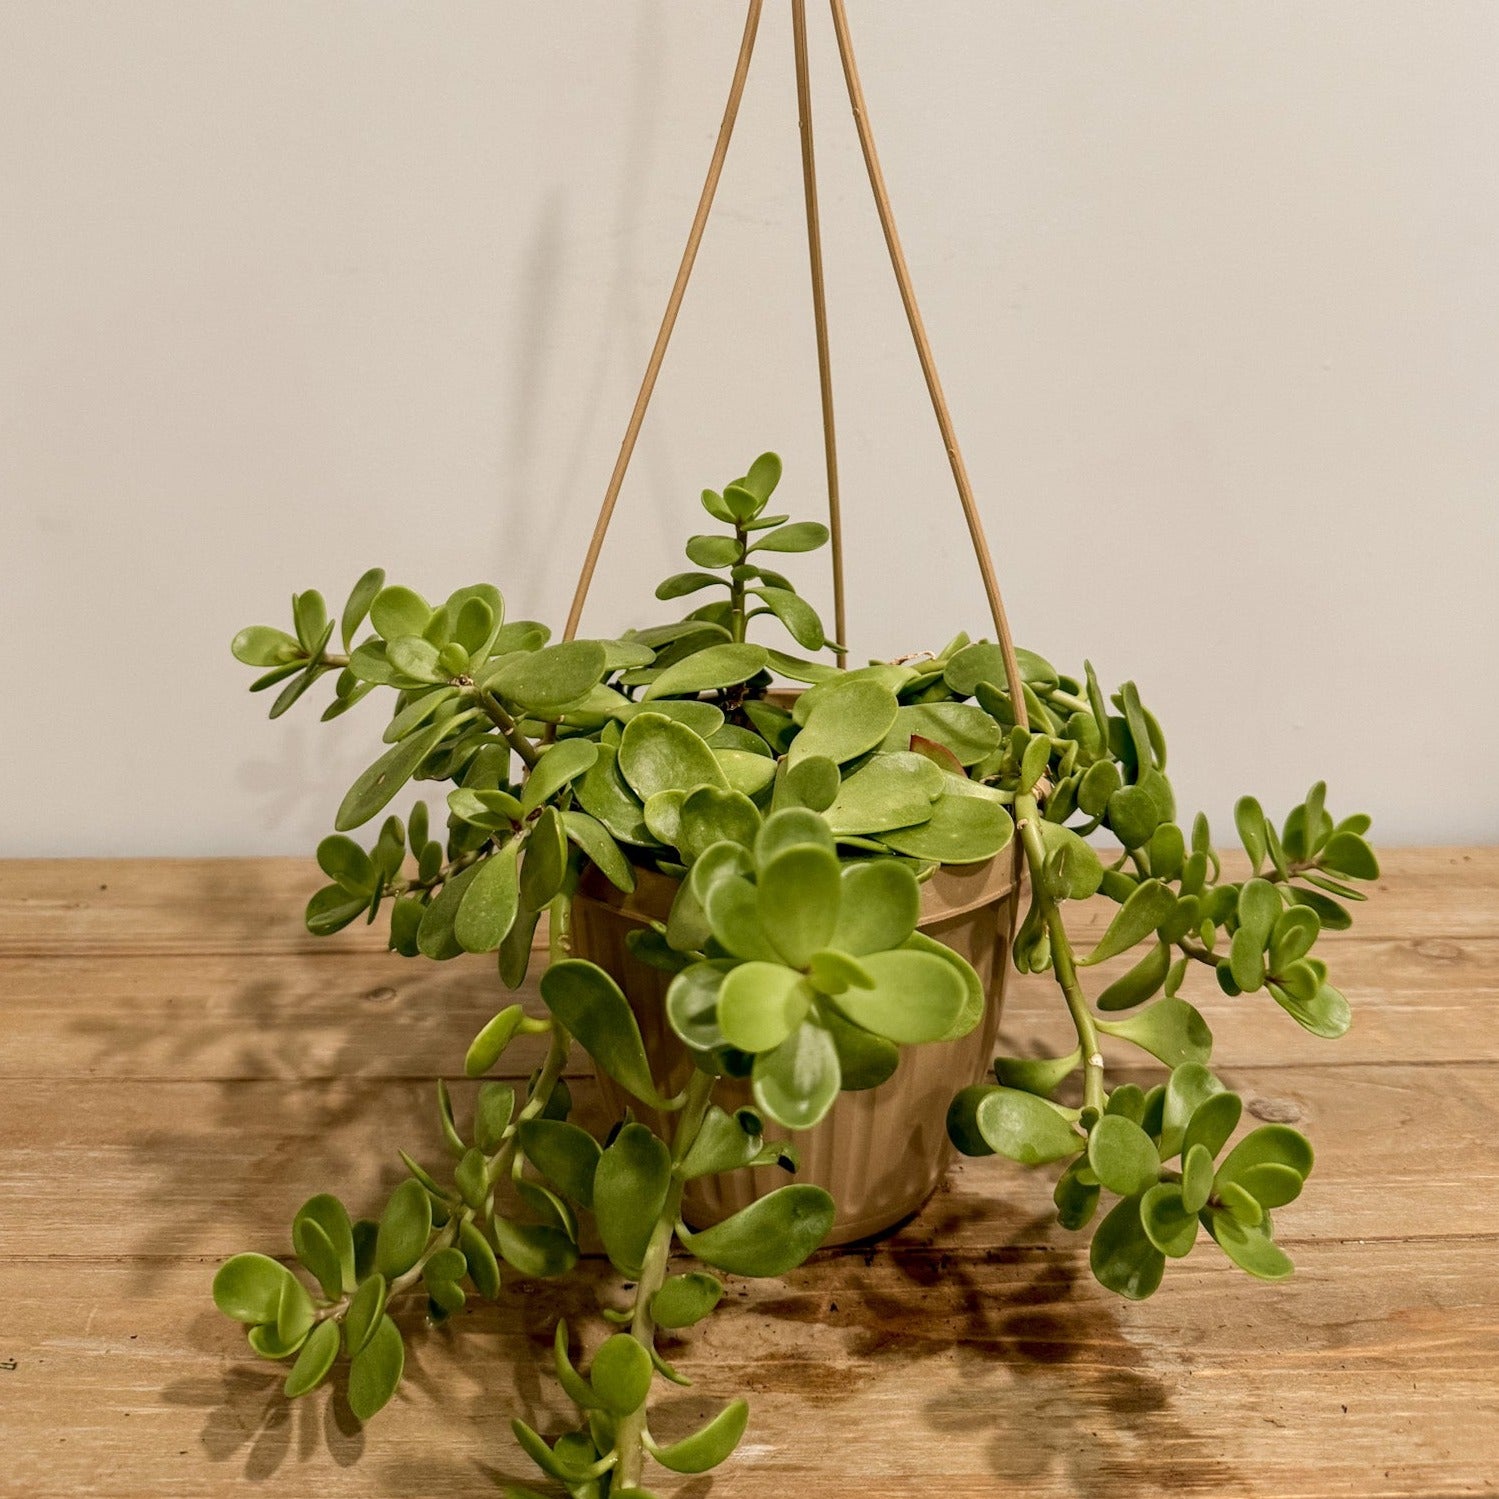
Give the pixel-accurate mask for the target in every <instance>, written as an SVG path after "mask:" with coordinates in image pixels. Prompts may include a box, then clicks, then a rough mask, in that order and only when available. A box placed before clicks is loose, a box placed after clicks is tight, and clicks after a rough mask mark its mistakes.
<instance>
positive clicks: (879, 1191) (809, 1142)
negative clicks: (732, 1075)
mask: <svg viewBox="0 0 1499 1499" xmlns="http://www.w3.org/2000/svg"><path fill="white" fill-rule="evenodd" d="M1018 845H1019V839H1016V840H1015V841H1014V843H1013V844H1012V845H1011V847H1010V848H1007V849H1006V850H1005V851H1004V852H1003V853H1001V854H1000V855H999V857H998V858H996V859H993V860H991V861H990V862H989V863H987V864H972V865H967V866H964V867H961V868H958V867H954V868H947V869H939V870H938V871H937V872H936V873H935V874H934V875H933V876H932V877H931V879H930V880H928V881H927V883H926V884H925V885H923V887H922V915H921V930H922V931H923V932H925V933H926V934H927V935H928V936H929V937H932V938H934V939H936V940H937V941H938V942H942V943H944V944H946V946H948V947H950V948H952V949H953V951H954V952H957V953H960V954H961V955H962V956H963V957H965V958H966V959H967V960H968V961H969V962H970V963H971V964H972V965H973V967H974V969H975V970H976V972H977V973H978V976H979V978H980V980H981V981H982V983H983V985H984V989H985V991H986V993H987V994H988V996H989V1004H988V1007H987V1009H986V1010H985V1012H984V1018H983V1020H982V1021H981V1022H980V1023H979V1024H978V1025H977V1026H976V1027H975V1028H974V1029H973V1030H972V1031H971V1032H970V1033H969V1034H968V1035H967V1036H964V1037H963V1038H962V1039H961V1040H958V1041H940V1042H933V1043H931V1044H929V1045H926V1046H907V1047H903V1048H902V1051H901V1059H900V1064H899V1066H898V1067H897V1068H896V1070H895V1073H894V1074H893V1076H891V1077H890V1078H889V1080H888V1081H886V1082H884V1083H881V1084H880V1086H879V1087H877V1088H871V1089H868V1090H867V1091H864V1092H860V1093H840V1094H839V1095H838V1100H837V1102H836V1103H835V1104H834V1105H833V1107H832V1109H831V1110H830V1112H829V1113H828V1115H827V1117H826V1118H825V1119H823V1121H822V1122H821V1123H820V1124H818V1125H816V1126H814V1127H813V1128H812V1129H810V1130H803V1131H800V1132H798V1133H797V1134H796V1135H795V1136H792V1134H791V1132H790V1131H787V1130H784V1129H781V1128H779V1127H778V1126H775V1125H768V1127H767V1129H766V1135H767V1138H771V1139H789V1138H795V1140H796V1142H797V1147H798V1150H799V1152H800V1156H801V1166H800V1169H799V1170H798V1171H797V1174H796V1178H795V1179H796V1180H797V1181H806V1182H814V1183H816V1184H817V1185H818V1186H820V1187H825V1188H826V1189H827V1190H828V1191H829V1192H830V1193H831V1194H832V1196H833V1201H834V1202H835V1203H836V1204H837V1217H836V1218H835V1219H834V1222H833V1228H832V1231H831V1233H830V1234H829V1235H828V1237H827V1240H826V1241H825V1242H827V1243H829V1244H846V1243H848V1242H849V1241H851V1240H853V1239H862V1238H865V1237H867V1236H868V1235H870V1234H877V1233H881V1232H883V1231H884V1230H885V1229H888V1228H890V1227H892V1226H893V1225H895V1224H897V1223H899V1222H900V1221H901V1220H902V1219H904V1218H907V1217H909V1216H910V1215H911V1214H912V1213H914V1212H915V1211H916V1210H917V1209H918V1208H919V1207H920V1206H921V1205H922V1203H924V1202H925V1201H926V1200H927V1198H928V1197H930V1196H931V1194H932V1193H933V1191H935V1190H936V1187H937V1184H938V1183H939V1182H940V1181H941V1180H942V1178H943V1176H944V1175H945V1174H946V1171H947V1167H948V1164H949V1162H950V1160H951V1159H952V1147H951V1145H950V1144H949V1143H948V1139H947V1125H946V1121H947V1106H948V1104H949V1103H951V1102H952V1097H953V1095H954V1094H955V1093H956V1092H957V1091H958V1089H959V1088H963V1087H966V1086H967V1085H968V1084H970V1083H974V1082H977V1081H978V1080H979V1079H980V1077H982V1076H983V1074H984V1072H985V1070H986V1069H987V1068H988V1066H989V1064H990V1062H991V1061H992V1060H993V1057H994V1045H995V1037H996V1035H997V1034H998V1031H999V1014H1000V1005H1001V1002H1002V1001H1003V998H1004V986H1005V975H1006V973H1007V971H1008V969H1009V961H1008V955H1009V948H1010V940H1011V937H1012V936H1013V933H1014V922H1015V910H1016V906H1017V890H1016V860H1015V849H1016V848H1017V847H1018ZM636 876H637V883H636V886H635V890H634V892H633V893H631V894H629V895H625V894H622V893H621V892H620V891H618V890H616V889H615V888H614V887H613V886H612V885H610V884H609V883H608V882H607V881H606V880H604V879H603V878H602V876H600V875H599V873H598V871H597V870H595V869H589V871H588V873H587V875H586V876H585V878H584V881H583V884H582V886H581V888H580V889H579V891H578V896H577V899H576V901H575V902H574V904H573V930H572V937H573V952H574V954H575V955H576V956H577V957H580V958H588V959H590V960H591V961H593V962H595V963H597V964H598V965H599V967H601V968H602V969H604V970H605V972H607V973H608V974H610V975H611V976H612V977H613V978H614V980H615V981H616V982H617V983H618V984H619V986H620V988H621V989H623V990H624V992H625V994H626V996H627V997H628V999H629V1001H630V1006H631V1008H632V1009H633V1010H634V1012H635V1017H636V1019H637V1020H638V1021H639V1023H640V1031H641V1035H642V1036H643V1037H644V1039H645V1047H646V1052H647V1054H648V1055H649V1057H650V1059H651V1067H652V1070H653V1072H654V1074H655V1077H656V1083H657V1086H658V1087H660V1088H661V1090H662V1091H663V1092H666V1093H676V1092H678V1091H680V1089H681V1088H682V1087H683V1086H684V1084H685V1083H686V1081H687V1078H688V1076H689V1075H690V1073H691V1070H692V1060H691V1057H690V1055H689V1054H688V1052H687V1050H686V1048H685V1047H684V1046H683V1045H682V1043H681V1042H680V1041H679V1040H678V1039H677V1037H676V1034H675V1033H674V1032H673V1031H672V1029H671V1027H670V1025H669V1024H668V1023H667V1019H666V1005H665V1000H666V990H667V986H668V985H669V984H670V982H671V976H670V975H669V974H666V973H663V972H661V971H660V970H659V969H656V968H651V967H649V966H647V965H646V964H644V963H641V962H640V961H638V960H637V959H636V958H635V957H634V956H633V955H632V954H631V952H630V950H629V947H628V946H627V944H626V941H625V939H626V937H627V936H628V935H629V933H630V932H631V931H633V930H635V929H637V928H639V927H640V926H642V925H644V924H645V923H647V922H649V921H653V920H654V921H664V920H665V919H666V916H667V913H668V912H669V911H670V909H671V903H672V899H673V897H674V895H675V893H676V889H677V886H676V882H675V881H674V880H671V879H668V878H667V877H666V876H665V875H661V874H657V873H655V872H654V871H651V870H637V871H636ZM599 1086H600V1089H601V1091H602V1093H603V1095H604V1100H605V1102H606V1103H607V1104H608V1105H609V1106H610V1108H611V1109H613V1110H614V1111H615V1113H616V1116H617V1115H618V1114H620V1113H623V1111H624V1109H625V1108H626V1107H627V1106H628V1107H629V1108H632V1109H633V1110H634V1111H635V1113H636V1115H637V1116H638V1117H640V1118H643V1119H644V1120H645V1121H646V1122H647V1123H649V1124H650V1125H651V1126H652V1127H653V1128H656V1129H658V1130H659V1129H661V1128H662V1125H663V1121H662V1120H661V1118H660V1117H659V1116H657V1115H655V1114H654V1113H653V1111H651V1110H650V1109H647V1108H644V1107H643V1106H642V1105H641V1104H640V1103H639V1102H637V1101H636V1100H635V1099H632V1098H630V1097H628V1096H627V1095H626V1094H625V1093H624V1092H622V1091H621V1089H620V1088H619V1087H618V1086H617V1085H616V1084H615V1083H614V1082H613V1081H612V1080H611V1079H609V1078H608V1077H605V1076H603V1075H602V1074H601V1075H600V1076H599ZM714 1101H715V1102H716V1103H718V1104H720V1105H721V1106H722V1107H723V1108H726V1109H730V1110H732V1109H735V1108H739V1107H741V1106H742V1105H744V1104H748V1103H750V1102H751V1098H750V1091H749V1085H748V1084H747V1083H741V1082H731V1081H729V1080H727V1079H725V1080H723V1081H721V1082H720V1083H719V1086H718V1090H717V1091H716V1092H715V1094H714ZM668 1128H669V1126H668ZM788 1179H789V1178H788V1177H787V1175H786V1173H785V1172H784V1171H782V1170H780V1169H779V1168H776V1167H760V1168H757V1169H754V1170H750V1169H748V1168H746V1169H744V1170H742V1171H733V1172H728V1173H726V1174H724V1175H722V1176H715V1177H704V1178H699V1179H698V1180H696V1181H692V1182H689V1183H688V1184H687V1192H686V1196H685V1198H684V1202H683V1214H684V1216H685V1217H686V1219H687V1220H688V1222H689V1223H690V1224H692V1225H693V1226H695V1227H699V1228H700V1227H702V1226H704V1225H705V1224H709V1223H716V1222H718V1221H719V1220H721V1219H723V1218H726V1217H728V1215H729V1214H730V1213H735V1212H738V1211H739V1209H740V1208H743V1207H746V1206H748V1204H749V1203H751V1202H752V1201H754V1200H755V1198H757V1197H762V1196H764V1195H765V1194H766V1193H767V1192H770V1191H772V1190H773V1189H774V1188H776V1187H778V1186H784V1185H785V1184H786V1182H787V1181H788Z"/></svg>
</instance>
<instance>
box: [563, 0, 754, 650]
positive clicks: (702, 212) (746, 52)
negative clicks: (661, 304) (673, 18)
mask: <svg viewBox="0 0 1499 1499" xmlns="http://www.w3.org/2000/svg"><path fill="white" fill-rule="evenodd" d="M763 5H764V0H750V7H749V14H748V15H747V16H746V17H745V22H744V38H743V40H742V41H741V42H740V43H739V61H738V62H737V63H736V64H735V66H734V81H733V83H731V84H730V85H729V98H728V102H727V103H726V104H725V105H724V111H723V123H722V124H720V125H719V127H718V140H717V142H716V143H715V144H714V147H713V158H712V160H711V161H710V162H709V163H708V179H707V181H706V182H704V183H703V191H702V194H701V196H700V197H699V198H698V203H697V212H696V213H695V214H694V215H693V218H692V228H691V229H690V230H689V231H688V233H687V248H686V249H685V250H683V251H682V263H681V265H679V266H678V267H677V279H676V280H675V281H674V282H672V287H671V296H670V297H668V298H667V301H666V312H665V313H664V315H663V316H662V318H661V327H660V330H659V331H658V332H657V334H656V343H655V346H654V347H653V348H652V349H651V357H650V361H649V362H648V363H647V365H646V367H645V378H644V379H643V380H642V381H641V382H640V393H639V394H638V395H637V396H636V397H635V409H634V410H633V411H632V412H631V413H630V424H629V426H628V427H626V428H625V438H624V441H623V442H622V443H621V444H620V445H619V457H618V458H616V459H615V460H614V472H613V473H612V474H610V475H609V487H608V488H607V489H606V490H605V491H604V503H603V505H602V506H601V507H600V509H599V518H598V520H597V521H595V522H594V527H593V535H592V537H590V538H589V542H588V553H587V555H586V556H585V557H584V559H583V571H582V572H581V573H580V574H579V576H578V586H577V588H576V589H575V590H574V591H573V602H572V608H571V609H569V610H568V611H567V625H566V627H565V628H564V629H563V631H562V638H563V639H564V640H571V639H573V638H574V637H575V636H576V635H577V633H578V621H579V620H580V619H581V618H582V616H583V603H584V600H586V599H587V597H588V589H589V585H590V584H592V582H593V574H594V569H595V568H596V567H597V566H598V565H599V553H600V551H602V550H603V546H604V534H605V532H607V531H608V529H609V522H610V520H611V519H612V517H613V515H614V506H615V503H616V502H617V501H618V499H619V491H620V486H621V485H622V484H623V483H624V482H625V470H626V469H628V468H629V466H630V459H631V457H633V455H634V453H635V443H636V440H637V439H638V438H639V436H640V425H641V423H642V422H643V421H644V420H645V409H646V407H647V406H649V405H650V401H651V393H652V392H653V391H654V390H655V388H656V377H657V376H658V375H659V374H660V373H661V361H662V360H663V359H665V357H666V346H667V344H669V343H670V342H671V334H672V329H673V328H675V327H676V323H677V313H678V312H679V311H680V310H681V307H682V296H683V294H684V293H685V292H686V290H687V281H688V278H689V277H690V276H691V275H692V266H693V262H694V261H695V260H696V259H697V251H698V246H699V245H700V244H702V242H703V229H704V227H705V226H706V225H707V222H708V211H709V210H710V209H711V208H712V207H713V195H714V194H715V193H716V192H717V191H718V179H719V178H720V177H721V176H722V175H723V164H724V158H725V157H726V156H727V155H728V153H729V138H730V136H732V135H733V133H734V121H735V120H736V119H737V118H738V116H739V101H740V99H741V98H742V97H743V96H744V80H745V78H746V77H747V76H748V74H749V65H750V57H751V55H752V54H753V53H754V50H755V33H756V32H757V31H758V30H759V28H760V11H761V9H762V7H763Z"/></svg>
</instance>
